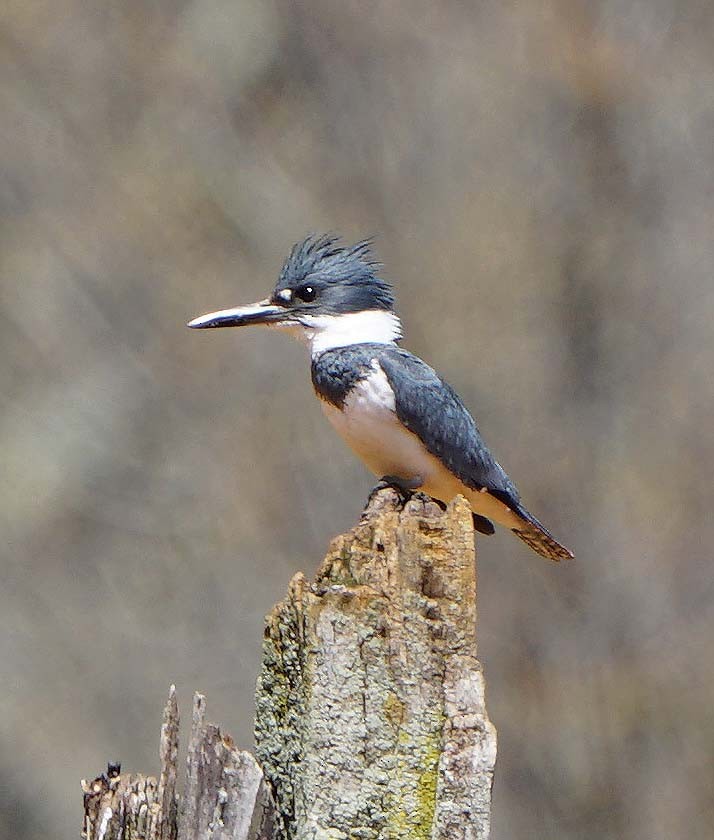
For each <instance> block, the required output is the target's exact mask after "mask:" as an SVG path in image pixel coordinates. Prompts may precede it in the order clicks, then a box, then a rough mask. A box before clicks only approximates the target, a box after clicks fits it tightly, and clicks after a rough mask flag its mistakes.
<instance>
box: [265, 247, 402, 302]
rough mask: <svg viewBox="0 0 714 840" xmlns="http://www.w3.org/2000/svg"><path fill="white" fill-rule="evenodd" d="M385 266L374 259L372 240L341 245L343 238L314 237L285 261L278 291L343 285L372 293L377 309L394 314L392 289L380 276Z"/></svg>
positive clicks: (372, 300) (371, 296) (296, 248)
mask: <svg viewBox="0 0 714 840" xmlns="http://www.w3.org/2000/svg"><path fill="white" fill-rule="evenodd" d="M381 267H382V265H381V263H379V262H377V261H376V260H374V259H373V258H372V240H371V239H362V240H361V241H360V242H356V243H355V244H354V245H341V244H340V237H339V236H333V235H330V234H326V235H323V236H316V235H310V236H308V237H307V238H306V239H304V240H303V241H302V242H298V243H297V244H296V245H294V246H293V249H292V251H291V252H290V256H289V257H288V258H287V260H286V261H285V264H284V265H283V268H282V271H281V272H280V278H279V280H278V283H277V286H276V290H277V289H285V288H290V289H295V288H297V287H298V286H300V285H301V284H303V283H305V282H308V281H309V282H311V283H315V284H316V285H318V286H329V285H332V284H339V285H341V286H343V287H348V288H349V287H352V289H353V290H354V291H357V290H358V289H360V287H362V288H363V289H364V291H365V292H367V291H368V290H369V294H370V301H371V307H370V308H373V309H386V310H392V309H393V308H394V294H393V292H392V287H391V286H390V285H389V283H387V281H386V280H383V279H382V278H381V277H379V276H378V274H377V272H378V271H379V270H380V268H381Z"/></svg>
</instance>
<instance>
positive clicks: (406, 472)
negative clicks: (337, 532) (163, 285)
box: [188, 235, 573, 560]
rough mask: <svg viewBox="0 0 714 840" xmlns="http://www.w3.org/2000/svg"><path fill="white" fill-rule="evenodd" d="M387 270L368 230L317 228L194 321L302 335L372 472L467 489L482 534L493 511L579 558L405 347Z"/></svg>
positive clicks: (553, 555) (405, 487) (317, 383)
mask: <svg viewBox="0 0 714 840" xmlns="http://www.w3.org/2000/svg"><path fill="white" fill-rule="evenodd" d="M380 269H381V265H380V264H379V263H377V262H375V261H374V259H373V258H372V253H371V241H370V240H363V241H361V242H358V243H356V244H355V245H352V246H345V245H342V244H341V243H340V239H339V238H338V237H336V236H330V235H327V236H309V237H308V238H307V239H305V240H304V241H303V242H299V243H298V244H297V245H295V246H294V247H293V249H292V251H291V253H290V256H289V257H288V258H287V260H286V261H285V264H284V265H283V268H282V271H281V272H280V277H279V279H278V283H277V285H276V287H275V290H274V291H273V293H272V295H271V296H270V297H269V298H266V299H265V300H261V301H260V302H259V303H255V304H252V305H250V306H238V307H235V308H233V309H222V310H220V311H218V312H210V313H208V314H207V315H201V316H200V317H198V318H194V320H193V321H190V322H189V323H188V326H189V327H192V328H194V329H210V328H215V327H242V326H245V325H248V324H257V325H261V326H266V327H272V328H281V329H283V330H287V331H288V332H290V333H291V334H293V335H294V336H296V337H297V338H300V339H302V340H303V341H305V342H306V343H307V345H308V347H309V349H310V355H311V359H312V383H313V386H314V388H315V393H316V394H317V396H318V397H319V398H320V402H321V404H322V408H323V411H324V413H325V414H326V415H327V419H328V420H329V421H330V422H331V423H332V425H333V426H334V427H335V429H336V430H337V432H338V433H339V434H340V436H341V437H342V438H343V439H344V440H345V442H346V443H347V444H348V446H350V447H351V449H353V450H354V452H355V453H356V454H357V455H358V456H359V457H360V458H361V459H362V460H363V461H364V463H365V464H366V465H367V467H368V468H369V469H370V470H371V471H372V472H373V473H374V474H375V475H376V476H378V477H381V478H382V479H383V481H385V482H387V483H388V484H392V485H394V486H396V487H397V488H398V489H399V490H400V491H401V492H402V493H403V494H409V493H411V492H413V491H416V490H419V491H421V492H423V493H426V494H428V495H429V496H431V497H432V498H433V499H435V500H437V501H439V502H441V503H442V504H444V503H446V502H449V501H450V500H451V499H452V498H453V497H454V496H456V495H457V494H459V493H461V494H462V495H463V496H465V497H466V498H467V499H468V501H469V502H470V504H471V508H472V510H473V516H474V527H475V528H476V530H478V531H480V532H481V533H483V534H493V532H494V527H493V525H492V523H491V520H493V521H494V522H497V523H498V524H499V525H503V526H505V527H506V528H510V529H511V530H512V531H513V533H514V534H516V536H517V537H519V538H520V539H521V540H523V542H524V543H526V544H527V545H528V546H529V547H530V548H532V549H533V551H535V552H537V553H538V554H540V555H541V556H542V557H546V558H549V559H550V560H562V559H566V558H572V557H573V554H572V552H571V551H569V550H568V549H567V548H565V546H563V545H561V544H560V543H559V542H558V541H557V540H556V539H555V537H553V535H552V534H551V533H550V532H549V531H548V530H546V528H544V526H543V525H541V523H540V522H539V521H538V520H537V519H536V518H535V517H534V516H533V515H532V514H530V513H529V512H528V511H527V510H526V508H525V507H524V506H523V504H522V502H521V500H520V496H519V494H518V491H517V490H516V488H515V485H514V484H513V482H512V481H511V479H510V478H509V477H508V476H507V475H506V473H505V472H504V470H503V468H502V467H501V465H500V464H499V463H498V462H497V461H496V460H495V459H494V457H493V456H492V455H491V453H490V452H489V450H488V448H487V447H486V445H485V443H484V442H483V440H482V438H481V435H480V434H479V431H478V429H477V427H476V423H475V422H474V420H473V418H472V416H471V414H470V413H469V411H468V410H467V408H466V407H465V406H464V404H463V402H462V401H461V399H460V398H459V396H458V395H457V394H456V392H455V391H454V390H453V388H452V387H451V386H450V385H449V384H448V383H447V382H445V381H444V380H443V379H442V378H441V377H440V376H439V375H438V374H437V373H436V372H435V371H434V370H433V369H432V368H430V367H429V365H427V364H426V362H423V361H422V360H421V359H419V358H418V357H417V356H414V355H412V354H411V353H409V352H408V351H406V350H403V349H402V348H401V347H399V346H398V342H399V340H400V339H401V337H402V329H401V323H400V320H399V317H398V316H397V314H396V312H395V308H394V307H395V302H394V295H393V294H392V289H391V286H390V285H389V284H388V283H387V282H386V281H385V280H384V279H382V277H380Z"/></svg>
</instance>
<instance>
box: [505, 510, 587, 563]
mask: <svg viewBox="0 0 714 840" xmlns="http://www.w3.org/2000/svg"><path fill="white" fill-rule="evenodd" d="M517 513H518V515H519V516H520V517H521V519H522V520H523V526H522V527H519V528H513V529H512V530H513V533H514V534H515V535H516V536H517V537H518V539H520V540H523V542H524V543H525V544H526V545H527V546H528V548H532V549H533V551H535V553H536V554H540V556H541V557H545V558H546V560H554V561H555V562H556V563H557V562H559V561H560V560H572V559H573V558H574V557H575V555H574V554H573V552H572V551H570V549H568V548H566V547H565V546H564V545H561V544H560V543H559V542H558V540H556V538H555V537H554V536H553V535H552V534H551V533H550V531H549V530H548V529H547V528H545V527H544V526H543V525H541V524H540V522H539V521H538V520H537V519H536V518H535V516H533V515H532V514H530V513H528V511H527V510H526V509H525V508H521V509H520V510H518V511H517Z"/></svg>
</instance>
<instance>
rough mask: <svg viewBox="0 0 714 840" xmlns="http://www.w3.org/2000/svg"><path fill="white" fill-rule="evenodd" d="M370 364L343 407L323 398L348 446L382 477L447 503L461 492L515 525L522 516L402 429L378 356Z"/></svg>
mask: <svg viewBox="0 0 714 840" xmlns="http://www.w3.org/2000/svg"><path fill="white" fill-rule="evenodd" d="M372 368H373V372H372V373H370V374H369V376H367V377H365V378H364V379H362V380H360V381H359V382H358V383H357V385H355V387H354V388H353V389H352V390H351V391H350V393H349V394H348V396H347V399H346V400H345V403H344V405H343V406H342V409H339V408H337V407H336V406H334V405H332V404H331V403H328V402H326V401H324V400H323V401H322V410H323V411H324V413H325V415H326V417H327V419H328V420H329V421H330V423H332V425H333V426H334V427H335V430H336V431H337V433H338V434H339V435H340V437H341V438H342V439H343V440H344V441H345V443H346V444H347V445H348V446H349V447H350V449H352V451H353V452H354V453H355V454H356V455H358V456H359V457H360V458H361V459H362V461H363V462H364V463H365V464H366V466H367V467H368V469H369V470H370V471H371V472H373V473H374V474H375V475H376V476H378V477H379V478H381V477H382V476H395V477H398V478H401V479H403V480H404V481H405V484H406V485H407V486H409V487H410V488H412V489H417V488H419V489H421V490H423V491H424V492H425V493H428V494H429V495H430V496H433V497H434V498H436V499H441V500H442V501H444V502H449V501H451V499H453V498H454V496H456V495H457V494H459V493H461V494H462V495H464V496H466V498H467V499H468V500H469V502H470V503H471V506H472V508H473V509H474V510H475V511H477V512H478V513H482V514H483V515H484V516H488V517H490V518H491V519H494V520H495V521H496V522H499V523H501V524H502V525H507V526H508V527H511V528H512V527H515V525H517V524H518V520H517V519H516V518H515V516H514V514H513V513H512V512H511V511H510V510H509V509H508V508H507V507H506V506H505V505H504V504H503V503H502V502H499V501H498V500H497V499H495V498H493V497H492V496H490V495H489V494H488V493H479V492H478V491H475V490H471V489H470V488H468V487H466V486H465V485H464V484H462V482H461V481H460V480H459V479H458V478H456V476H454V475H453V474H452V473H451V472H449V470H447V469H446V467H444V465H443V464H442V463H441V461H440V460H439V459H438V458H435V457H434V456H433V455H431V454H430V453H429V452H428V451H427V450H426V447H425V446H424V444H423V443H422V442H421V441H420V440H419V438H418V437H417V436H416V435H415V434H412V432H410V431H408V430H407V429H405V428H404V426H403V425H402V424H401V422H400V421H399V419H398V418H397V415H396V413H395V400H394V392H393V391H392V388H391V386H390V384H389V381H388V379H387V377H386V375H385V373H384V371H383V370H382V368H381V367H380V365H379V362H378V361H377V359H373V360H372Z"/></svg>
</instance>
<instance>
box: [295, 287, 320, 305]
mask: <svg viewBox="0 0 714 840" xmlns="http://www.w3.org/2000/svg"><path fill="white" fill-rule="evenodd" d="M295 294H296V295H297V296H298V297H299V298H300V300H304V301H305V303H310V302H311V301H313V300H315V298H316V297H317V290H316V289H315V287H314V286H299V287H298V288H297V289H295Z"/></svg>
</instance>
